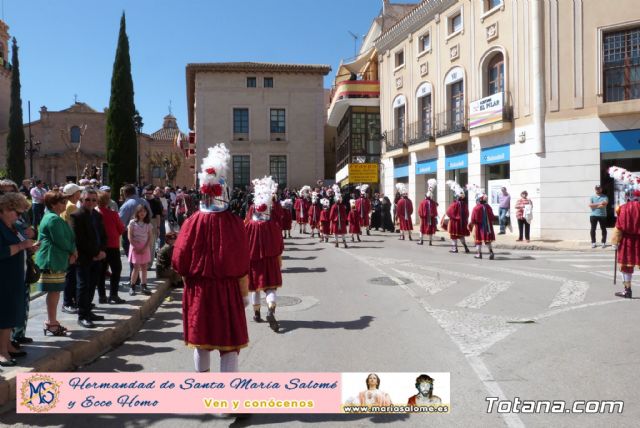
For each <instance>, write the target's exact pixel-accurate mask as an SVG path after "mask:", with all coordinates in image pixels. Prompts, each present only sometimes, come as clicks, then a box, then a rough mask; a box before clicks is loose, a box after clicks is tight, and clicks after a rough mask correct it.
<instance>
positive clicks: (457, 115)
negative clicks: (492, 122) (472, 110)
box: [436, 107, 469, 146]
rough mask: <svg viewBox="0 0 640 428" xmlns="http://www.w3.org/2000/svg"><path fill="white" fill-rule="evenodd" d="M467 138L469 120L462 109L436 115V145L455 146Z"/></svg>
mask: <svg viewBox="0 0 640 428" xmlns="http://www.w3.org/2000/svg"><path fill="white" fill-rule="evenodd" d="M468 138H469V118H468V117H467V112H466V109H465V108H464V107H460V108H457V109H451V110H448V111H443V112H441V113H438V114H437V115H436V145H437V146H441V145H446V144H455V143H459V142H461V141H465V140H467V139H468Z"/></svg>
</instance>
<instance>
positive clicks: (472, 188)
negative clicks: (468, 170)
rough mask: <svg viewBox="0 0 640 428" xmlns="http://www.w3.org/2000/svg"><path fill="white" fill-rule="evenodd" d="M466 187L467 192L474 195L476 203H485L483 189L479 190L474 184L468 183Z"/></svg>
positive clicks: (485, 198) (485, 196)
mask: <svg viewBox="0 0 640 428" xmlns="http://www.w3.org/2000/svg"><path fill="white" fill-rule="evenodd" d="M466 187H467V190H468V191H470V192H473V193H475V195H476V201H481V202H486V201H487V194H486V193H485V191H484V189H483V188H481V187H480V186H478V185H477V184H474V183H469V184H467V186H466Z"/></svg>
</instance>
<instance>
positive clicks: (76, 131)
mask: <svg viewBox="0 0 640 428" xmlns="http://www.w3.org/2000/svg"><path fill="white" fill-rule="evenodd" d="M70 136H71V142H72V143H75V144H78V143H80V137H81V133H80V128H79V127H77V126H72V127H71V131H70Z"/></svg>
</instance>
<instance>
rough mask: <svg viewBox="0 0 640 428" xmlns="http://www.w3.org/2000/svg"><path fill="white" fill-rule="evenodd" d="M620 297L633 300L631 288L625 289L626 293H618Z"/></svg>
mask: <svg viewBox="0 0 640 428" xmlns="http://www.w3.org/2000/svg"><path fill="white" fill-rule="evenodd" d="M616 296H618V297H624V298H625V299H632V297H631V287H625V288H624V291H618V292H617V293H616Z"/></svg>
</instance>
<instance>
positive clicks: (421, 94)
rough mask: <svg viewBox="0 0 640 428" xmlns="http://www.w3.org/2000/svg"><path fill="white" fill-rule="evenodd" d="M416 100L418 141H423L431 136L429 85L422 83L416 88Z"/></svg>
mask: <svg viewBox="0 0 640 428" xmlns="http://www.w3.org/2000/svg"><path fill="white" fill-rule="evenodd" d="M416 95H417V98H418V120H419V123H420V125H419V128H418V132H419V134H418V135H417V137H418V140H419V141H425V140H427V139H429V138H431V136H432V135H433V133H432V132H431V130H432V127H431V111H432V102H431V83H429V82H424V83H423V84H421V85H420V86H419V87H418V90H417V92H416Z"/></svg>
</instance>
